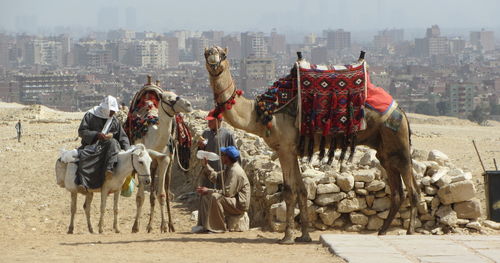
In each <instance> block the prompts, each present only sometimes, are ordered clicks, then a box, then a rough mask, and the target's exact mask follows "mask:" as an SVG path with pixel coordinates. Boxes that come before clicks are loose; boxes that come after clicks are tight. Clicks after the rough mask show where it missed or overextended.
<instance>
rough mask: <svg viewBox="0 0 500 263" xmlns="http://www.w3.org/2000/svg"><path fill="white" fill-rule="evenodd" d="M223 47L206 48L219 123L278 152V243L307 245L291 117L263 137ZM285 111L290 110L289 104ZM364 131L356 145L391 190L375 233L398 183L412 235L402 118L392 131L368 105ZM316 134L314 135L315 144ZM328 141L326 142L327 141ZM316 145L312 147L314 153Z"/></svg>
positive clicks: (396, 203)
mask: <svg viewBox="0 0 500 263" xmlns="http://www.w3.org/2000/svg"><path fill="white" fill-rule="evenodd" d="M226 58H227V49H222V48H220V47H211V48H209V49H205V60H206V64H205V66H206V69H207V71H208V74H209V81H210V86H211V87H212V90H213V93H214V98H215V102H216V104H217V106H216V107H219V108H220V109H222V111H223V116H224V120H226V121H227V122H228V123H229V124H230V125H232V126H233V127H235V128H238V129H242V130H244V131H247V132H250V133H253V134H255V135H258V136H260V137H262V138H263V139H264V141H265V142H266V143H267V144H268V145H269V147H271V148H272V149H273V150H274V151H275V152H276V153H277V154H278V158H279V161H280V164H281V169H282V171H283V181H284V190H283V197H284V199H285V203H286V208H287V209H286V229H285V236H284V237H283V239H281V240H280V242H281V243H283V244H290V243H293V242H294V241H296V242H310V241H311V237H310V236H309V231H308V225H309V222H308V221H309V219H308V218H307V212H306V211H307V192H306V188H305V185H304V182H303V181H302V176H301V172H300V168H299V163H298V152H297V143H298V141H299V140H298V139H299V130H298V128H297V127H296V125H295V123H296V117H295V116H292V115H290V114H288V113H285V111H280V112H276V113H275V115H274V118H273V120H272V125H271V126H270V127H271V128H270V135H269V136H266V129H267V128H266V126H264V125H263V124H261V122H260V121H258V115H257V111H256V102H255V100H248V99H246V98H244V97H243V96H241V92H238V91H237V90H236V86H235V83H234V81H233V79H232V76H231V72H230V66H229V61H228V60H227V59H226ZM288 107H290V106H288ZM365 120H366V124H367V125H366V126H367V127H366V129H365V130H363V131H360V132H358V134H357V141H356V145H366V146H369V147H371V148H373V149H375V150H377V155H376V156H377V158H378V159H379V161H380V163H381V165H382V166H383V167H384V169H385V170H386V172H387V177H388V181H389V187H390V189H391V208H390V211H389V215H388V217H387V220H385V222H384V224H383V226H382V227H381V229H380V230H379V235H383V234H385V233H386V232H387V229H388V227H389V226H390V224H391V222H392V220H393V219H394V217H395V215H396V213H397V211H398V210H399V207H400V205H401V202H402V199H403V198H404V192H403V186H402V182H401V178H402V179H403V181H404V183H405V185H406V189H407V190H408V193H409V195H410V203H411V207H412V209H411V217H410V224H409V227H408V231H407V233H408V234H411V233H413V231H414V223H415V218H416V206H417V203H418V200H419V195H418V191H419V190H418V189H419V188H418V187H417V184H416V181H415V178H414V177H413V174H412V163H411V153H410V130H409V129H410V128H409V123H408V120H407V118H406V116H404V115H403V120H402V122H401V126H400V128H399V130H398V131H397V132H394V131H393V130H391V129H389V128H386V127H385V126H384V122H383V120H382V119H381V115H380V114H379V113H377V112H375V111H373V110H371V109H369V108H368V107H367V108H366V109H365ZM320 136H321V134H318V135H316V138H315V140H316V141H319V137H320ZM329 139H331V138H328V140H329ZM317 148H318V146H317V145H316V147H315V151H316V150H317ZM297 198H298V204H299V209H300V220H301V232H302V235H301V236H300V237H297V238H295V240H294V239H293V225H294V207H295V203H296V200H297Z"/></svg>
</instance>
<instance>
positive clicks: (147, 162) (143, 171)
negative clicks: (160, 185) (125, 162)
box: [131, 144, 153, 185]
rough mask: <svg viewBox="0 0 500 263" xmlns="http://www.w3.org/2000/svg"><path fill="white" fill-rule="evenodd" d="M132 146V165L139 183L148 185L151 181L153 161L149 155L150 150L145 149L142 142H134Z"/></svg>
mask: <svg viewBox="0 0 500 263" xmlns="http://www.w3.org/2000/svg"><path fill="white" fill-rule="evenodd" d="M133 147H134V149H133V151H132V157H131V159H132V167H133V168H134V170H135V172H136V173H137V177H138V178H139V184H144V185H149V184H150V183H151V173H150V169H151V162H152V161H153V159H151V156H150V155H149V154H150V153H149V151H150V150H147V149H146V146H144V145H143V144H136V145H134V146H133Z"/></svg>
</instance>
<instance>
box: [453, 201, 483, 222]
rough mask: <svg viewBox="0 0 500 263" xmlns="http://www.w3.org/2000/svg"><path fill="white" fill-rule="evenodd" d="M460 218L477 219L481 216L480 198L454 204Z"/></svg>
mask: <svg viewBox="0 0 500 263" xmlns="http://www.w3.org/2000/svg"><path fill="white" fill-rule="evenodd" d="M453 210H455V212H457V217H458V218H466V219H476V218H479V217H481V203H480V202H479V200H478V199H472V200H470V201H464V202H460V203H455V204H453Z"/></svg>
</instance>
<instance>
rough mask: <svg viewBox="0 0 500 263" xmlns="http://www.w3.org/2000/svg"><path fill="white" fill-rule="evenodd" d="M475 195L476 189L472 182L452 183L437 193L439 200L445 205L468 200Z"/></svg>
mask: <svg viewBox="0 0 500 263" xmlns="http://www.w3.org/2000/svg"><path fill="white" fill-rule="evenodd" d="M475 194H476V188H475V187H474V184H473V183H472V181H460V182H456V183H452V184H449V185H446V186H444V187H442V188H441V189H439V191H438V196H439V199H440V200H441V203H443V204H445V205H447V204H452V203H458V202H463V201H467V200H470V199H472V198H474V196H475Z"/></svg>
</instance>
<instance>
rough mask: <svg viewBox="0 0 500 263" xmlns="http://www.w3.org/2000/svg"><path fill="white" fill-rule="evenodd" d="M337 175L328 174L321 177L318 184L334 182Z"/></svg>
mask: <svg viewBox="0 0 500 263" xmlns="http://www.w3.org/2000/svg"><path fill="white" fill-rule="evenodd" d="M334 183H335V177H334V176H333V175H329V174H326V175H325V177H323V178H321V179H319V181H318V184H334Z"/></svg>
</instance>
